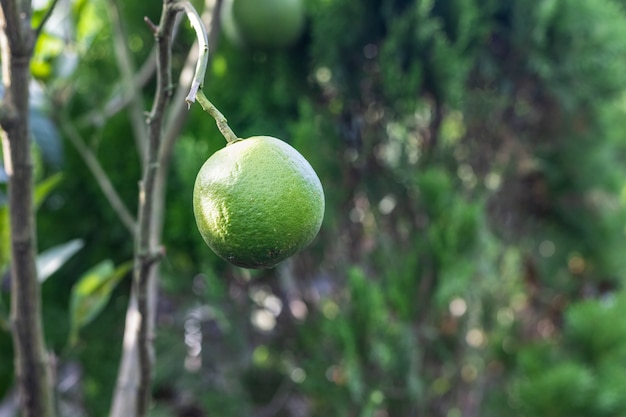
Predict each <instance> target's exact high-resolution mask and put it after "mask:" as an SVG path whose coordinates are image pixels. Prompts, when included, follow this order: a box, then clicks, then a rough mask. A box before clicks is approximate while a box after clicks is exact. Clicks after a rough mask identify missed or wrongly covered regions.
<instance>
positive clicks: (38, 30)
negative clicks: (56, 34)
mask: <svg viewBox="0 0 626 417" xmlns="http://www.w3.org/2000/svg"><path fill="white" fill-rule="evenodd" d="M58 2H59V0H52V4H50V5H49V6H48V10H46V14H45V15H44V16H43V17H42V18H41V21H40V22H39V26H37V28H36V29H35V40H37V38H39V35H41V32H42V31H43V27H44V26H45V25H46V22H47V21H48V19H50V16H52V12H54V8H55V7H56V5H57V3H58Z"/></svg>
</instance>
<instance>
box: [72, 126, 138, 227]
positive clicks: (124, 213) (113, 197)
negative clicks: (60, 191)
mask: <svg viewBox="0 0 626 417" xmlns="http://www.w3.org/2000/svg"><path fill="white" fill-rule="evenodd" d="M61 128H62V129H63V132H64V133H65V136H66V137H67V138H68V139H69V141H70V142H72V145H74V147H75V148H76V151H77V152H78V153H79V154H80V156H81V158H82V159H83V161H84V162H85V164H86V165H87V167H88V168H89V170H90V171H91V173H92V175H93V176H94V178H95V179H96V182H97V183H98V185H99V186H100V190H102V193H103V194H104V196H105V197H106V199H107V201H108V202H109V204H110V205H111V208H113V210H114V211H115V213H116V214H117V217H119V219H120V221H121V222H122V223H123V224H124V226H126V228H127V229H128V231H129V232H130V234H131V235H132V236H134V235H135V233H136V231H137V222H136V221H135V219H134V218H133V215H132V214H130V211H129V210H128V208H127V207H126V205H125V204H124V201H122V199H121V197H120V196H119V194H118V193H117V190H116V189H115V187H114V186H113V184H112V183H111V180H110V179H109V176H108V175H107V173H106V171H105V170H104V168H102V165H100V162H99V161H98V158H96V155H94V153H93V151H92V150H91V149H90V148H89V146H87V145H86V144H85V141H84V140H83V138H82V137H81V136H80V134H79V133H78V132H77V131H76V129H75V128H74V126H73V125H72V124H71V123H70V122H69V121H68V120H64V121H62V122H61Z"/></svg>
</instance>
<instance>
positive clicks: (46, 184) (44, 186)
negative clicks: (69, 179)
mask: <svg viewBox="0 0 626 417" xmlns="http://www.w3.org/2000/svg"><path fill="white" fill-rule="evenodd" d="M62 179H63V174H61V173H57V174H54V175H52V176H51V177H48V178H46V179H45V180H43V181H41V182H40V183H39V184H37V185H36V186H35V196H34V203H35V210H37V209H38V208H39V206H41V203H43V201H44V200H45V199H46V197H48V195H49V194H50V193H51V192H52V191H53V190H54V189H55V188H56V187H57V185H59V183H60V182H61V180H62Z"/></svg>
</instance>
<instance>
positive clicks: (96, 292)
mask: <svg viewBox="0 0 626 417" xmlns="http://www.w3.org/2000/svg"><path fill="white" fill-rule="evenodd" d="M131 268H132V262H131V261H128V262H125V263H123V264H122V265H120V266H118V267H117V268H115V266H114V265H113V262H112V261H111V260H109V259H107V260H104V261H102V262H100V263H99V264H97V265H95V266H94V267H92V268H91V269H90V270H89V271H87V272H86V273H85V274H84V275H83V276H82V277H81V278H80V279H79V280H78V282H77V283H76V284H74V287H73V288H72V294H71V298H70V315H71V316H70V326H71V328H70V345H74V344H75V343H76V341H77V340H78V331H79V330H80V329H81V328H82V327H84V326H86V325H87V324H89V323H90V322H92V321H93V320H94V319H95V318H96V317H97V316H98V314H100V312H102V310H103V309H104V307H105V306H106V304H107V303H108V301H109V298H110V297H111V293H112V292H113V290H114V289H115V287H116V286H117V284H119V282H120V281H121V280H122V278H123V277H124V276H125V275H126V274H127V273H128V271H130V269H131Z"/></svg>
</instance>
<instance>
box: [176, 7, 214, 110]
mask: <svg viewBox="0 0 626 417" xmlns="http://www.w3.org/2000/svg"><path fill="white" fill-rule="evenodd" d="M181 8H182V10H183V11H184V12H185V13H186V14H187V18H188V19H189V22H191V26H193V28H194V30H195V31H196V37H197V39H198V62H197V63H196V72H195V73H194V76H193V80H192V81H191V88H190V89H189V94H188V95H187V97H186V98H185V101H186V102H187V107H188V108H189V107H191V103H193V102H194V101H196V94H197V92H198V89H200V88H202V85H203V84H204V75H205V73H206V68H207V63H208V61H209V37H208V35H207V32H206V28H205V27H204V23H203V22H202V19H201V18H200V15H199V14H198V12H197V11H196V9H195V8H194V7H193V5H192V4H191V3H190V2H188V1H185V2H183V3H181Z"/></svg>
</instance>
